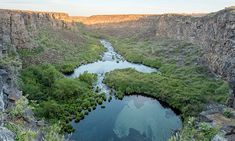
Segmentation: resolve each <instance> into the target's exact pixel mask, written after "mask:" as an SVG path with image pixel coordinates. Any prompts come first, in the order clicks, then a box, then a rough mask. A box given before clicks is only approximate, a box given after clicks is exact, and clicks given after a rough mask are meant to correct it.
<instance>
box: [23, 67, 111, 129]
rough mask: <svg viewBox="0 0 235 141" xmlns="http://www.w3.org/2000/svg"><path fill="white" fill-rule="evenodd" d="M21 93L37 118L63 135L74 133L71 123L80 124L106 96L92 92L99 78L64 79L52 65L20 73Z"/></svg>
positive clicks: (93, 76)
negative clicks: (45, 121)
mask: <svg viewBox="0 0 235 141" xmlns="http://www.w3.org/2000/svg"><path fill="white" fill-rule="evenodd" d="M21 79H22V82H23V83H22V86H21V87H22V90H23V93H24V95H26V96H27V98H28V99H29V101H30V104H31V106H32V107H34V109H33V110H34V113H35V115H36V117H37V118H40V119H41V118H45V119H46V120H47V121H49V123H52V124H53V123H58V121H60V122H59V123H60V125H61V127H62V131H61V132H68V133H70V132H73V131H74V129H73V128H72V126H71V124H70V122H71V121H72V120H73V119H74V120H75V122H79V121H80V120H82V119H83V118H84V116H85V115H88V113H89V112H90V111H91V110H92V109H95V108H96V106H97V105H98V104H102V103H103V101H104V100H105V99H106V96H105V94H96V93H95V92H93V89H92V84H93V82H95V81H96V79H97V78H96V75H94V74H88V73H84V74H83V75H80V77H78V78H75V79H72V78H66V77H64V76H63V75H62V74H61V73H60V72H59V71H58V70H56V68H55V67H54V66H52V65H49V64H45V65H39V66H30V67H28V68H27V69H24V70H23V71H22V72H21Z"/></svg>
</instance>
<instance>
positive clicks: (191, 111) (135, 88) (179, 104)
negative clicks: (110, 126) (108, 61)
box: [105, 69, 227, 116]
mask: <svg viewBox="0 0 235 141" xmlns="http://www.w3.org/2000/svg"><path fill="white" fill-rule="evenodd" d="M192 80H193V81H189V80H187V79H186V80H185V79H178V78H176V77H169V76H167V75H164V74H160V73H151V74H146V73H139V72H137V71H135V70H133V69H125V70H115V71H113V72H111V73H108V74H107V75H106V78H105V83H106V84H107V85H108V86H109V87H112V88H114V89H115V90H116V93H115V95H116V96H117V97H118V98H119V99H122V97H123V96H124V95H125V94H126V95H128V94H133V93H138V94H144V95H147V96H152V97H155V98H157V99H159V100H161V101H164V102H167V103H169V104H170V106H172V107H174V108H176V109H179V110H180V111H181V112H182V114H183V116H189V115H197V114H198V113H199V112H200V111H201V110H202V107H203V106H204V104H206V103H207V102H209V101H219V102H223V101H225V98H226V92H227V89H226V87H225V86H224V85H225V84H224V83H223V81H219V80H214V79H209V78H206V77H196V78H192ZM217 91H220V92H221V93H217Z"/></svg>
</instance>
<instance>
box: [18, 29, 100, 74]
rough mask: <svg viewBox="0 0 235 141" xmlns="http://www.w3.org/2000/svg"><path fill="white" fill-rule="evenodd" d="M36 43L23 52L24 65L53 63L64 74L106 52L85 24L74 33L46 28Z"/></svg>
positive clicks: (33, 40)
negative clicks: (33, 46)
mask: <svg viewBox="0 0 235 141" xmlns="http://www.w3.org/2000/svg"><path fill="white" fill-rule="evenodd" d="M32 42H33V44H35V46H36V48H34V49H21V50H19V53H20V55H21V58H22V59H23V61H24V63H23V64H24V66H29V65H32V64H42V63H50V64H53V65H55V66H56V67H57V68H58V69H59V70H61V71H62V72H64V73H69V72H72V71H73V69H74V68H75V67H76V66H79V65H81V64H82V63H87V62H93V61H94V60H97V59H99V58H100V54H101V53H102V52H103V51H104V48H103V47H102V45H101V44H100V42H99V40H98V39H97V38H95V37H93V36H92V34H91V33H90V32H88V31H86V30H85V29H84V28H83V27H82V26H81V25H78V26H77V28H76V29H73V30H66V29H53V28H48V27H44V28H42V29H40V30H39V31H38V32H37V34H36V35H35V36H34V38H33V39H32Z"/></svg>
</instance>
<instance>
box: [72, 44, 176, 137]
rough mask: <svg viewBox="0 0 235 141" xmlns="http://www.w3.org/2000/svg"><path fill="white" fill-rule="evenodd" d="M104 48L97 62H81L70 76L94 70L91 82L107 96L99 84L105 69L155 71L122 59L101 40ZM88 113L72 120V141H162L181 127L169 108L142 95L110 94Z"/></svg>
mask: <svg viewBox="0 0 235 141" xmlns="http://www.w3.org/2000/svg"><path fill="white" fill-rule="evenodd" d="M101 43H102V44H103V45H104V47H105V48H106V49H107V51H106V52H105V53H104V55H103V56H102V60H101V61H97V62H94V63H90V64H86V65H82V66H80V67H78V68H77V69H75V72H74V74H72V75H71V76H70V77H72V78H75V77H78V76H79V75H80V74H82V73H84V72H86V71H87V72H89V73H96V74H97V75H98V81H97V82H96V84H95V85H94V88H96V87H97V86H98V87H99V88H100V92H105V93H106V95H109V93H110V90H109V88H108V87H107V86H106V85H105V84H104V83H103V79H104V77H105V73H106V72H110V71H113V70H115V69H125V68H133V69H135V70H136V71H139V72H143V73H158V72H157V70H156V69H154V68H150V67H148V66H144V65H141V64H134V63H130V62H128V61H126V60H125V59H124V58H123V57H122V56H121V55H119V54H118V53H116V52H115V51H114V50H113V47H112V45H111V44H110V43H109V42H107V41H105V40H101ZM103 105H105V107H106V108H104V109H102V108H101V107H100V106H98V107H97V109H96V110H94V111H92V112H90V113H89V115H88V116H86V117H85V119H84V120H82V121H80V122H79V123H74V122H73V123H72V125H73V127H74V128H75V129H76V131H75V133H73V134H72V135H71V138H70V139H71V140H74V141H166V140H167V139H168V138H169V137H170V136H171V135H172V133H173V132H174V131H175V130H177V129H179V128H181V119H180V117H178V116H177V115H176V114H175V113H174V112H173V111H172V110H171V109H169V108H166V107H163V106H162V105H161V104H160V103H159V102H158V101H157V100H154V99H151V98H147V97H144V96H128V97H124V99H123V100H117V99H115V98H114V97H113V99H112V101H111V102H105V103H104V104H103Z"/></svg>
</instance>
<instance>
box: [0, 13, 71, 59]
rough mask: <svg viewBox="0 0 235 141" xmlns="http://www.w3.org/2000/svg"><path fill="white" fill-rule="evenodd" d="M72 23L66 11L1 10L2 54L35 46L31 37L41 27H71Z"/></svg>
mask: <svg viewBox="0 0 235 141" xmlns="http://www.w3.org/2000/svg"><path fill="white" fill-rule="evenodd" d="M71 25H72V21H71V20H70V18H69V16H68V15H67V14H64V13H48V12H31V11H19V10H0V56H1V55H3V54H4V53H6V52H7V51H9V50H11V51H13V52H14V51H15V50H16V49H17V48H33V47H35V46H34V45H33V44H32V43H30V39H31V37H32V36H33V35H34V33H35V31H37V30H38V29H39V28H40V27H43V26H49V27H56V28H69V27H70V26H71ZM9 46H11V47H9Z"/></svg>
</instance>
